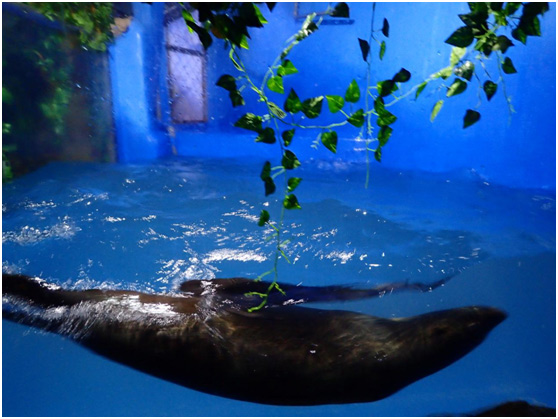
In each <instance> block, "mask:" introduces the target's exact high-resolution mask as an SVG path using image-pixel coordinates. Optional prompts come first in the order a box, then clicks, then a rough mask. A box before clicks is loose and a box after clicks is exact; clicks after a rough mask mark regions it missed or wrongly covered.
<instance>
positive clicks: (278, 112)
mask: <svg viewBox="0 0 558 419" xmlns="http://www.w3.org/2000/svg"><path fill="white" fill-rule="evenodd" d="M267 106H268V107H269V109H270V110H271V113H272V114H273V115H275V116H276V117H277V118H279V119H283V118H285V117H286V116H287V114H286V113H285V112H283V109H281V108H280V107H279V106H277V105H276V104H275V103H273V102H267Z"/></svg>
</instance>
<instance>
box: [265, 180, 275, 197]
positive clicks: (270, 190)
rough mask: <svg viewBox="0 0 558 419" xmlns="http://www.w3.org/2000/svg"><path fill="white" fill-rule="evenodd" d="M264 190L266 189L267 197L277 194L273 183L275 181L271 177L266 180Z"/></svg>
mask: <svg viewBox="0 0 558 419" xmlns="http://www.w3.org/2000/svg"><path fill="white" fill-rule="evenodd" d="M264 188H265V196H268V195H271V194H272V193H274V192H275V189H276V187H275V182H273V179H272V178H271V177H268V178H265V179H264Z"/></svg>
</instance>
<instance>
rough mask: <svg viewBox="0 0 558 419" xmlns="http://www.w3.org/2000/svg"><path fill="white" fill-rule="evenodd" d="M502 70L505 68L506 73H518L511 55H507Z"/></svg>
mask: <svg viewBox="0 0 558 419" xmlns="http://www.w3.org/2000/svg"><path fill="white" fill-rule="evenodd" d="M502 70H504V73H506V74H514V73H517V70H516V69H515V67H514V66H513V62H512V60H511V58H510V57H506V59H505V60H504V62H503V63H502Z"/></svg>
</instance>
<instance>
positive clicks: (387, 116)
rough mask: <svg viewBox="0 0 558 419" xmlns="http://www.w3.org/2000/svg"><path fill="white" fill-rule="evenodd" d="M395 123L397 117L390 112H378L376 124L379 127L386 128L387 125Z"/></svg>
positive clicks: (384, 110)
mask: <svg viewBox="0 0 558 419" xmlns="http://www.w3.org/2000/svg"><path fill="white" fill-rule="evenodd" d="M395 121H397V117H396V116H395V115H394V114H392V113H391V112H390V111H388V110H386V109H382V110H381V111H380V112H378V119H377V121H376V124H378V126H379V127H387V126H388V125H391V124H393V123H394V122H395Z"/></svg>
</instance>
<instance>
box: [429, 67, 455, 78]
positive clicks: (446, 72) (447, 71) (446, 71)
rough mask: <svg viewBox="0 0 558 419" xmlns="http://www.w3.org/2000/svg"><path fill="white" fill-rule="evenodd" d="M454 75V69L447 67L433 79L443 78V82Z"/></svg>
mask: <svg viewBox="0 0 558 419" xmlns="http://www.w3.org/2000/svg"><path fill="white" fill-rule="evenodd" d="M452 73H453V67H451V66H450V67H446V68H443V69H441V70H440V71H438V72H437V73H434V74H432V78H435V79H437V78H442V80H445V79H447V78H448V77H449V76H451V74H452Z"/></svg>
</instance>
